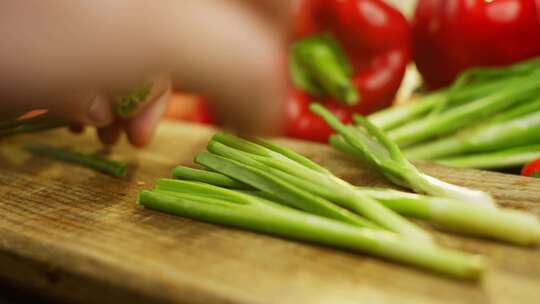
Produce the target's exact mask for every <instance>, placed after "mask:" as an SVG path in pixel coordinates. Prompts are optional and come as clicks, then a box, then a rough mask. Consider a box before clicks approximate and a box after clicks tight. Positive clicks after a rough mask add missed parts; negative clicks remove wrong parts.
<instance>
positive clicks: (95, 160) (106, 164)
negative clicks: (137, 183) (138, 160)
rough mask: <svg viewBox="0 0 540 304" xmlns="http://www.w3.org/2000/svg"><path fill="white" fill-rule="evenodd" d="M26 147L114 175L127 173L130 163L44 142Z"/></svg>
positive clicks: (40, 153)
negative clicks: (44, 143)
mask: <svg viewBox="0 0 540 304" xmlns="http://www.w3.org/2000/svg"><path fill="white" fill-rule="evenodd" d="M25 149H26V150H28V151H30V152H32V153H34V154H36V155H40V156H46V157H50V158H54V159H58V160H62V161H66V162H70V163H74V164H77V165H80V166H83V167H87V168H90V169H94V170H96V171H100V172H103V173H106V174H108V175H112V176H114V177H122V176H124V175H126V171H127V169H128V165H127V164H126V163H124V162H120V161H115V160H108V159H105V158H103V157H100V156H98V155H95V154H82V153H78V152H75V151H72V150H71V149H68V148H55V147H51V146H48V145H43V144H27V145H26V146H25Z"/></svg>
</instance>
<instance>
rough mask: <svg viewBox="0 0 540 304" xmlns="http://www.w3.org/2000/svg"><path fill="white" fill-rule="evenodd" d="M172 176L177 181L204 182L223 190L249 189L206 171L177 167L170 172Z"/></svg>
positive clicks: (230, 179)
mask: <svg viewBox="0 0 540 304" xmlns="http://www.w3.org/2000/svg"><path fill="white" fill-rule="evenodd" d="M172 176H174V177H176V178H178V179H185V180H193V181H200V182H206V183H208V184H212V185H215V186H221V187H225V188H237V189H246V188H249V186H248V185H246V184H244V183H241V182H239V181H237V180H234V179H232V178H230V177H228V176H226V175H223V174H220V173H216V172H211V171H207V170H199V169H194V168H189V167H184V166H177V167H176V168H174V169H173V171H172Z"/></svg>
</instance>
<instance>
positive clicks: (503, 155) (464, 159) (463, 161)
mask: <svg viewBox="0 0 540 304" xmlns="http://www.w3.org/2000/svg"><path fill="white" fill-rule="evenodd" d="M538 158H540V144H534V145H527V146H522V147H515V148H510V149H503V150H499V151H493V152H482V153H473V154H467V155H459V156H451V157H448V158H440V159H435V160H434V161H435V162H436V163H438V164H441V165H445V166H451V167H461V168H476V169H501V168H512V167H516V166H520V165H523V164H526V163H529V162H532V161H534V160H536V159H538Z"/></svg>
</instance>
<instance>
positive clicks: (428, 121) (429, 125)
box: [388, 73, 540, 147]
mask: <svg viewBox="0 0 540 304" xmlns="http://www.w3.org/2000/svg"><path fill="white" fill-rule="evenodd" d="M539 89H540V80H539V75H538V73H533V74H531V75H530V76H526V77H516V78H512V79H510V80H508V81H507V83H506V85H505V86H503V87H501V88H500V89H499V90H497V91H496V93H493V94H491V95H488V96H486V97H483V98H480V99H477V100H474V101H472V102H469V103H466V104H462V105H459V106H456V107H453V108H450V109H448V110H446V111H445V112H442V113H440V114H438V115H431V116H428V117H425V118H422V119H418V120H416V121H413V122H410V123H408V124H405V125H403V126H401V127H399V128H396V129H393V130H390V131H389V133H388V137H389V138H390V139H392V140H393V141H394V142H395V143H396V144H398V145H399V146H402V147H403V146H408V145H411V144H414V143H417V142H421V141H424V140H428V139H430V138H433V137H435V136H440V135H444V134H448V133H451V132H454V131H456V130H459V129H460V128H463V127H465V126H468V125H471V124H472V123H474V122H478V121H479V120H481V119H486V118H489V117H490V116H492V115H494V114H496V113H498V112H500V111H502V110H504V109H508V108H509V107H511V106H512V105H514V104H516V103H518V102H520V101H521V100H523V98H525V97H530V96H534V95H537V94H538V93H539Z"/></svg>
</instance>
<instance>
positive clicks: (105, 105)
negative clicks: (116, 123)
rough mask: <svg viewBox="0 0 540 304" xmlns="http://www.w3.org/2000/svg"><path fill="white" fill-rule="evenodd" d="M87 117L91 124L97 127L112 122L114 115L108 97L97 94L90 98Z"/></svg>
mask: <svg viewBox="0 0 540 304" xmlns="http://www.w3.org/2000/svg"><path fill="white" fill-rule="evenodd" d="M88 119H89V120H90V123H91V124H92V125H94V126H97V127H103V126H106V125H109V124H111V123H112V122H113V120H114V116H113V113H112V108H111V103H110V102H109V100H108V98H106V97H105V96H103V95H98V96H96V97H95V98H94V100H92V102H91V103H90V108H89V109H88Z"/></svg>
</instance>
